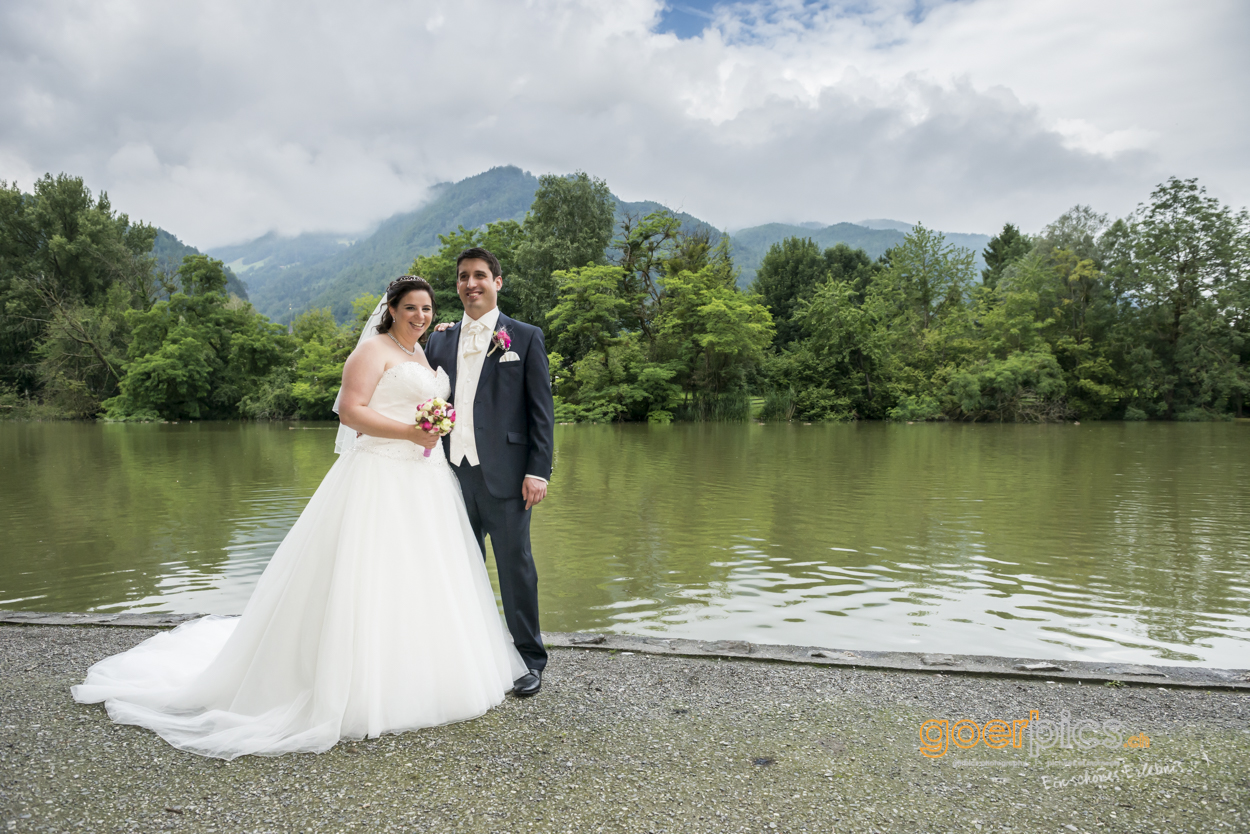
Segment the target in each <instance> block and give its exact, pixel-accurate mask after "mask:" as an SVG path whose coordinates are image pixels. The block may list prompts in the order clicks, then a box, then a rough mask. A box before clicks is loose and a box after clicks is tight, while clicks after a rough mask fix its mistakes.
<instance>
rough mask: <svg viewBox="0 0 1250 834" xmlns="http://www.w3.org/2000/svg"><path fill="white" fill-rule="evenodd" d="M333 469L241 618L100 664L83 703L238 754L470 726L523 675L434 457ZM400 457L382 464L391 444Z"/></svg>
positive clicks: (211, 620)
mask: <svg viewBox="0 0 1250 834" xmlns="http://www.w3.org/2000/svg"><path fill="white" fill-rule="evenodd" d="M414 448H415V447H413V446H412V445H411V444H407V451H404V449H403V447H401V446H393V445H389V444H380V448H378V449H377V452H373V451H367V450H358V451H352V452H348V453H347V454H345V455H343V456H342V457H340V458H339V460H338V461H336V462H335V464H334V466H333V467H332V468H331V469H330V472H329V473H328V474H327V475H326V477H325V480H324V481H322V483H321V485H320V487H318V489H317V492H316V494H314V495H313V497H312V499H311V500H310V501H309V502H308V506H307V507H306V508H305V509H304V512H303V513H302V514H301V515H300V517H299V520H298V521H296V523H295V526H294V527H292V528H291V531H290V533H288V534H287V537H286V539H285V540H283V542H282V544H281V545H279V547H278V549H277V551H276V552H275V553H274V555H273V558H272V559H271V560H270V562H269V565H268V567H266V569H265V572H264V574H263V575H262V576H261V578H260V580H259V582H258V583H257V585H256V590H255V591H254V592H253V594H252V597H251V599H250V600H249V601H248V604H247V606H246V608H245V609H244V611H243V616H242V617H220V616H208V617H203V618H201V619H198V620H194V621H192V622H188V623H184V624H183V625H181V626H179V627H178V628H176V629H174V630H173V631H170V632H164V633H161V634H158V635H156V636H155V637H152V638H151V639H149V640H146V641H144V642H143V643H141V644H139V645H138V646H136V647H135V648H133V649H131V650H129V651H127V652H124V653H122V654H119V655H115V656H113V657H110V658H108V659H106V660H103V661H101V662H100V663H97V664H95V665H94V666H92V667H91V669H90V670H89V671H88V673H87V679H86V682H85V683H83V684H82V685H80V686H75V687H74V688H73V695H74V698H75V699H76V700H78V701H80V702H82V703H98V702H100V701H103V702H104V704H105V707H106V709H107V710H108V714H109V716H110V717H111V718H112V719H113V720H114V721H116V722H118V723H121V724H136V725H139V726H141V727H147V728H148V729H150V730H152V731H154V732H155V733H157V734H159V735H160V736H161V737H162V738H164V739H165V740H166V741H168V742H169V743H170V744H172V745H173V746H174V747H177V748H180V749H183V750H187V751H190V752H192V753H198V754H201V755H204V756H213V757H216V758H222V759H232V758H235V757H236V756H241V755H245V754H261V755H277V754H281V753H289V752H295V751H310V752H321V751H324V750H328V749H329V748H330V747H332V746H334V744H335V743H336V742H337V741H338V740H339V739H343V738H363V737H375V736H378V735H380V734H382V733H395V732H403V731H405V730H413V729H417V728H420V727H430V726H435V725H439V724H447V723H450V722H453V721H463V720H466V719H470V718H475V717H477V716H479V715H482V714H483V713H484V712H486V711H487V710H488V709H490V708H491V707H492V706H494V705H496V704H498V703H500V702H501V701H502V700H503V697H504V695H505V694H506V693H507V692H508V691H509V690H510V689H511V688H512V681H513V680H514V679H515V678H517V677H520V676H521V675H523V674H524V673H525V667H524V664H523V663H522V661H521V658H520V656H519V655H518V654H517V652H516V649H515V647H514V646H513V645H512V642H511V638H510V637H509V635H508V633H507V630H506V628H505V627H504V624H503V622H502V620H501V618H500V616H499V612H498V609H497V608H496V604H495V595H494V592H493V591H492V589H491V586H490V580H489V578H488V576H487V573H486V567H485V564H484V562H483V560H482V555H481V552H480V551H479V550H478V547H477V543H476V541H475V540H474V538H473V534H472V531H471V529H470V527H469V521H468V517H467V515H466V513H465V509H464V501H463V499H462V498H461V496H460V490H459V485H458V484H457V482H456V478H455V475H454V474H453V473H452V471H451V469H450V467H449V466H448V465H447V463H446V460H445V459H444V458H443V455H442V450H441V448H440V449H436V450H435V454H434V456H433V457H431V458H428V459H418V458H417V457H416V456H414V455H412V454H410V452H411V450H413V449H414ZM388 449H389V450H390V451H391V452H394V453H395V454H394V456H387V454H386V452H387V450H388Z"/></svg>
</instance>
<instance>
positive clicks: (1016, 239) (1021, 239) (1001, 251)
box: [981, 223, 1033, 287]
mask: <svg viewBox="0 0 1250 834" xmlns="http://www.w3.org/2000/svg"><path fill="white" fill-rule="evenodd" d="M1032 248H1033V244H1032V242H1031V241H1030V240H1029V238H1028V236H1027V235H1022V234H1020V230H1019V229H1017V228H1016V227H1015V226H1013V225H1011V224H1010V223H1007V224H1004V226H1003V230H1002V231H1001V232H999V233H998V235H997V236H995V237H994V238H992V239H991V240H990V242H989V245H987V246H986V247H985V252H984V253H983V256H984V258H985V269H983V270H981V283H982V284H984V285H985V286H987V287H994V286H996V285H997V284H998V279H999V278H1000V277H1002V274H1003V270H1004V269H1006V268H1007V267H1008V266H1010V265H1011V264H1013V263H1015V262H1016V261H1018V260H1020V259H1021V258H1023V257H1024V256H1025V255H1027V254H1028V253H1029V250H1030V249H1032Z"/></svg>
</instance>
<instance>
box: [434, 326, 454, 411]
mask: <svg viewBox="0 0 1250 834" xmlns="http://www.w3.org/2000/svg"><path fill="white" fill-rule="evenodd" d="M443 336H445V337H446V338H447V342H448V344H447V347H446V348H444V350H445V351H449V352H450V353H451V359H450V361H449V363H448V364H449V366H450V367H448V368H447V369H446V370H447V378H448V380H450V382H451V398H452V400H453V401H454V400H455V399H456V366H457V365H458V364H459V363H460V322H456V323H455V324H453V325H452V326H451V327H449V328H447V329H446V330H445V331H443ZM434 370H438V369H437V368H435V369H434Z"/></svg>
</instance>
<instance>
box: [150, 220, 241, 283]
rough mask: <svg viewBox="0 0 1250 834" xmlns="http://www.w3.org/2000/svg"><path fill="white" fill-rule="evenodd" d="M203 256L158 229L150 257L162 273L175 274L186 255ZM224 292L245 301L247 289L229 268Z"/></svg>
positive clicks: (192, 247) (191, 247)
mask: <svg viewBox="0 0 1250 834" xmlns="http://www.w3.org/2000/svg"><path fill="white" fill-rule="evenodd" d="M200 254H203V253H202V252H200V250H199V249H196V248H195V247H194V246H188V245H187V244H185V243H183V242H182V241H181V240H179V239H178V238H177V237H175V236H174V235H172V234H170V233H169V232H167V231H165V230H164V229H161V228H158V229H157V230H156V242H155V243H154V244H152V255H153V256H154V257H155V258H156V267H157V269H159V270H161V271H162V272H177V271H178V267H180V266H182V259H183V258H185V257H186V256H187V255H200ZM226 292H228V293H230V294H231V295H237V296H238V297H239V298H242V299H244V300H246V299H247V287H245V286H243V282H242V281H240V280H239V276H237V275H235V274H234V272H232V271H231V270H230V268H229V267H227V268H226Z"/></svg>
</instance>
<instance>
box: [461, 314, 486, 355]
mask: <svg viewBox="0 0 1250 834" xmlns="http://www.w3.org/2000/svg"><path fill="white" fill-rule="evenodd" d="M465 331H466V332H465V334H464V335H465V338H463V339H461V342H460V355H461V356H472V355H473V354H475V353H481V352H482V351H484V350H486V345H485V344H483V342H484V341H485V340H484V339H483V338H482V336H483V335H485V333H486V325H484V324H482V323H481V322H480V321H473V322H469V325H468V327H466V328H465Z"/></svg>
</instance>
